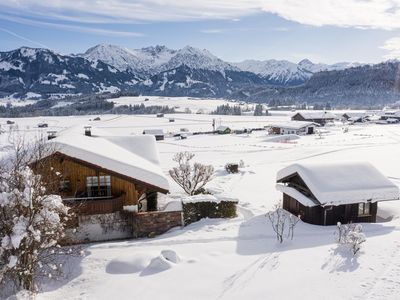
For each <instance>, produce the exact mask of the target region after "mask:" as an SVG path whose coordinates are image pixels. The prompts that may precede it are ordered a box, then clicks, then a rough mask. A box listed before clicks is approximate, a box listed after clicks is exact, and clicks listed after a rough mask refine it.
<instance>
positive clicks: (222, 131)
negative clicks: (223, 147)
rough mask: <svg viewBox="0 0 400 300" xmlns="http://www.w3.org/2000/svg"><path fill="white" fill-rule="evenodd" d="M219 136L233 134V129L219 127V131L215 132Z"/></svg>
mask: <svg viewBox="0 0 400 300" xmlns="http://www.w3.org/2000/svg"><path fill="white" fill-rule="evenodd" d="M215 131H216V132H217V133H218V134H229V133H231V131H232V130H231V129H230V128H229V127H228V126H223V125H221V126H218V127H217V129H216V130H215Z"/></svg>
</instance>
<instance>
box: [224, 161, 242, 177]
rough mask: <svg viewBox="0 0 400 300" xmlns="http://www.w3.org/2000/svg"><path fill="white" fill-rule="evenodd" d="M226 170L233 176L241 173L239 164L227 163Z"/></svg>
mask: <svg viewBox="0 0 400 300" xmlns="http://www.w3.org/2000/svg"><path fill="white" fill-rule="evenodd" d="M225 170H226V171H227V172H228V173H231V174H233V173H239V165H238V164H235V163H227V164H226V165H225Z"/></svg>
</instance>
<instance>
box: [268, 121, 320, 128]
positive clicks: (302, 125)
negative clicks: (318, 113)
mask: <svg viewBox="0 0 400 300" xmlns="http://www.w3.org/2000/svg"><path fill="white" fill-rule="evenodd" d="M270 126H271V127H279V128H288V129H301V128H305V127H309V126H319V124H317V123H314V122H308V121H287V122H276V123H272V124H270Z"/></svg>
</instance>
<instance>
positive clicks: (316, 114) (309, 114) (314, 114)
mask: <svg viewBox="0 0 400 300" xmlns="http://www.w3.org/2000/svg"><path fill="white" fill-rule="evenodd" d="M297 114H300V115H301V116H303V118H304V119H307V120H315V119H335V118H336V116H335V115H334V114H333V113H331V112H329V111H301V112H298V113H296V114H294V115H293V117H294V116H295V115H297Z"/></svg>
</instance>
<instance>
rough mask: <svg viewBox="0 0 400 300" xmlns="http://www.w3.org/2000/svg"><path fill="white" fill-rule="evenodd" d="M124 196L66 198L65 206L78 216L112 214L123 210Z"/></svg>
mask: <svg viewBox="0 0 400 300" xmlns="http://www.w3.org/2000/svg"><path fill="white" fill-rule="evenodd" d="M123 198H124V196H123V195H120V196H110V197H90V198H64V199H63V202H64V204H65V205H67V206H69V207H71V209H72V211H73V212H74V213H76V214H78V215H97V214H110V213H114V212H117V211H122V209H123Z"/></svg>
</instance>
